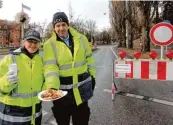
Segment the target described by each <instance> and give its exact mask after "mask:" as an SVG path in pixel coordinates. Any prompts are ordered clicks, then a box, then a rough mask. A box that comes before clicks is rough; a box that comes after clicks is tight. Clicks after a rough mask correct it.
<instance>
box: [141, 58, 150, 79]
mask: <svg viewBox="0 0 173 125" xmlns="http://www.w3.org/2000/svg"><path fill="white" fill-rule="evenodd" d="M141 79H149V61H148V62H147V61H144V62H143V61H141Z"/></svg>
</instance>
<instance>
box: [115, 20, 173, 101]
mask: <svg viewBox="0 0 173 125" xmlns="http://www.w3.org/2000/svg"><path fill="white" fill-rule="evenodd" d="M149 36H150V40H151V41H152V42H153V43H154V44H155V45H158V46H160V48H161V51H160V52H161V53H160V54H161V56H160V57H161V58H160V60H158V59H156V57H157V53H156V52H155V51H151V52H150V54H149V57H150V59H147V60H144V59H140V56H141V53H140V52H135V53H134V59H131V60H130V59H125V57H126V52H124V51H121V52H120V53H119V57H120V58H119V59H117V60H115V61H114V63H113V65H114V66H113V67H114V68H113V84H112V99H114V94H115V93H116V91H119V92H120V91H122V92H126V93H132V94H137V95H144V96H146V97H147V96H148V97H153V98H158V99H164V100H169V101H173V60H172V59H173V52H172V51H167V52H166V60H164V59H163V50H164V46H168V45H169V44H171V43H173V25H171V24H169V23H166V22H161V23H158V24H156V25H154V26H153V27H152V28H151V30H150V33H149ZM118 79H119V80H118ZM115 80H116V82H115Z"/></svg>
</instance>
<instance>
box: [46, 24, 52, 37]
mask: <svg viewBox="0 0 173 125" xmlns="http://www.w3.org/2000/svg"><path fill="white" fill-rule="evenodd" d="M52 31H53V25H52V23H49V24H48V25H47V27H46V29H45V34H44V37H45V38H50V37H51V34H52Z"/></svg>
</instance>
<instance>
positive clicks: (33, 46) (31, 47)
mask: <svg viewBox="0 0 173 125" xmlns="http://www.w3.org/2000/svg"><path fill="white" fill-rule="evenodd" d="M24 46H25V48H26V49H27V50H28V52H29V53H35V52H36V51H37V50H38V49H39V47H40V43H39V42H37V41H35V40H26V41H25V43H24Z"/></svg>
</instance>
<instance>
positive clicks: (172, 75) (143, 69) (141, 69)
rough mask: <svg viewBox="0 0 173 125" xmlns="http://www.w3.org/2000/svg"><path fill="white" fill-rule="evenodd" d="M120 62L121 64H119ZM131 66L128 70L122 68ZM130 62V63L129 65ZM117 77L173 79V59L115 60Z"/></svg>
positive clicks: (115, 74) (115, 75)
mask: <svg viewBox="0 0 173 125" xmlns="http://www.w3.org/2000/svg"><path fill="white" fill-rule="evenodd" d="M119 64H120V65H119ZM123 64H125V65H124V67H125V66H126V67H127V66H129V67H130V68H129V67H128V70H130V72H129V71H128V73H127V70H126V69H124V72H123V70H122V67H123ZM127 64H129V65H127ZM114 77H115V78H130V79H151V80H170V81H171V80H173V61H160V60H158V61H156V60H133V59H126V60H115V62H114Z"/></svg>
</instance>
